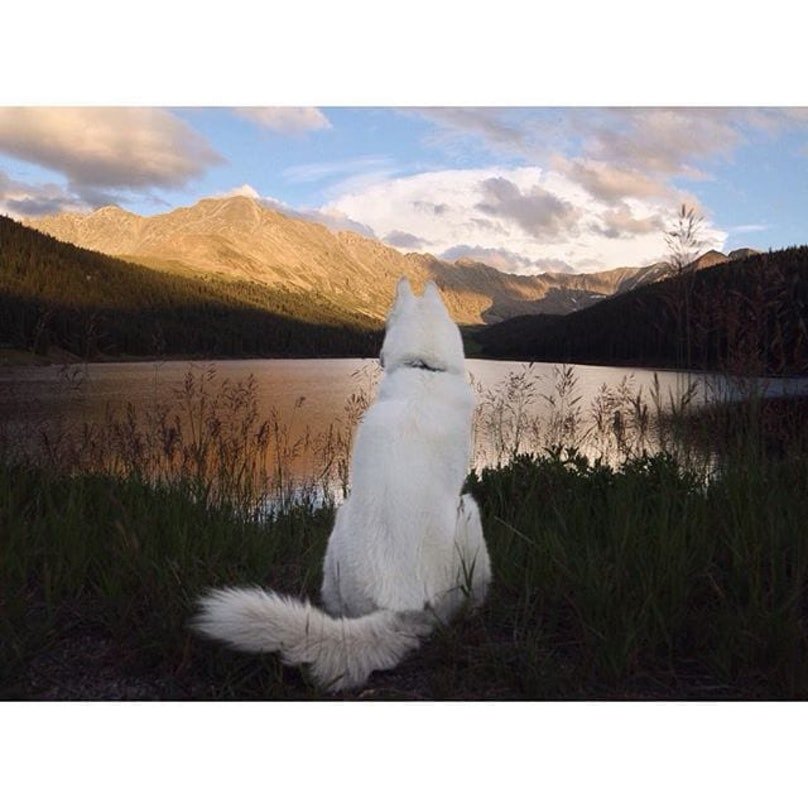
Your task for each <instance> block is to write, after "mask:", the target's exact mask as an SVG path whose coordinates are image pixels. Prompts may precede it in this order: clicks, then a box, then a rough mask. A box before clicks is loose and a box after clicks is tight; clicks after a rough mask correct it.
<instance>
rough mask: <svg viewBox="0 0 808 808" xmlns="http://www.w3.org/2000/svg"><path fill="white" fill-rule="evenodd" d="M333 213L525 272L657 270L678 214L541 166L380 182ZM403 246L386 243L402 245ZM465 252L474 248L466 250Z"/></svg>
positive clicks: (716, 242)
mask: <svg viewBox="0 0 808 808" xmlns="http://www.w3.org/2000/svg"><path fill="white" fill-rule="evenodd" d="M327 209H328V210H329V211H331V212H332V213H333V212H335V211H339V212H340V213H342V214H343V215H345V216H348V217H350V218H351V219H353V220H355V221H358V222H362V223H364V224H366V225H368V226H369V227H370V228H372V230H374V231H375V232H377V233H387V234H389V233H396V232H398V233H405V234H407V235H408V236H410V237H411V238H412V239H419V240H421V241H423V242H424V243H428V244H429V245H430V252H433V253H435V254H438V255H446V256H449V257H452V258H458V257H462V256H463V255H467V256H469V257H477V258H478V259H480V260H484V259H483V256H484V255H486V254H488V255H489V257H492V258H493V259H494V260H496V262H497V265H498V266H500V267H501V268H503V269H507V270H508V271H519V272H535V271H539V270H540V268H543V267H547V266H557V267H562V266H565V265H569V266H571V267H573V268H574V269H575V270H577V271H581V270H583V269H586V270H587V271H591V270H594V269H609V268H612V267H616V266H629V265H642V264H647V263H651V262H653V261H655V260H658V259H659V258H661V257H663V256H664V255H665V253H666V247H665V240H664V232H665V230H666V229H669V228H670V226H671V221H670V219H671V214H672V212H673V210H674V208H673V206H671V205H670V204H669V203H668V201H666V200H662V201H659V200H655V199H641V198H631V197H623V198H621V201H620V202H619V203H618V204H607V203H606V202H604V201H603V200H601V199H598V198H597V197H596V196H595V195H593V194H592V193H591V192H590V190H589V189H588V188H587V187H585V186H584V185H582V184H581V183H578V182H575V181H573V180H572V179H571V178H570V177H567V176H564V175H563V174H561V173H559V172H556V171H544V170H542V169H540V168H538V167H527V168H504V167H492V168H487V169H469V170H453V171H436V172H427V173H423V174H417V175H413V176H410V177H405V178H395V179H391V178H387V179H381V180H379V181H378V182H376V183H373V184H371V185H369V186H366V187H363V188H360V189H358V190H355V191H352V192H350V193H345V194H342V195H340V196H338V197H337V198H335V199H333V200H332V201H331V202H330V203H329V205H328V208H327ZM618 236H619V237H618ZM703 236H704V238H705V240H706V241H707V242H708V246H711V247H716V248H720V247H722V246H723V243H724V240H725V238H726V233H723V232H721V231H718V230H716V229H715V228H713V227H711V226H710V225H709V224H706V225H705V227H704V233H703ZM397 240H398V241H400V239H396V238H393V239H392V240H390V241H389V242H388V243H391V244H392V245H393V246H397V245H396V243H395V242H396V241H397ZM467 245H473V246H471V247H468V251H467V252H465V251H464V249H463V248H464V247H467ZM486 251H487V252H486Z"/></svg>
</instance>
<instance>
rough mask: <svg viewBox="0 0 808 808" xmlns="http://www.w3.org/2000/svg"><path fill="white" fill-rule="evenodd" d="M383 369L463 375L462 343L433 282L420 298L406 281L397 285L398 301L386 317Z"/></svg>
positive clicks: (458, 331)
mask: <svg viewBox="0 0 808 808" xmlns="http://www.w3.org/2000/svg"><path fill="white" fill-rule="evenodd" d="M381 361H382V367H384V368H385V370H386V371H387V372H388V373H389V372H390V371H392V370H394V369H395V368H397V367H403V366H410V367H421V368H423V369H425V370H431V371H442V372H446V373H461V374H462V373H463V372H464V366H463V340H462V339H461V338H460V329H459V328H458V327H457V326H456V325H455V323H454V322H453V320H452V318H451V317H450V316H449V312H448V311H446V306H444V305H443V301H442V300H441V297H440V292H439V291H438V287H437V286H436V285H435V283H434V282H433V281H429V283H427V285H426V288H425V289H424V293H423V295H422V296H421V297H417V296H416V295H415V294H413V291H412V288H411V287H410V283H409V281H408V280H407V279H406V278H402V279H401V280H400V281H399V282H398V286H397V288H396V298H395V300H394V301H393V306H392V308H391V309H390V313H389V314H388V315H387V329H386V332H385V335H384V344H383V345H382V353H381Z"/></svg>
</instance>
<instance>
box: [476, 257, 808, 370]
mask: <svg viewBox="0 0 808 808" xmlns="http://www.w3.org/2000/svg"><path fill="white" fill-rule="evenodd" d="M474 338H475V339H476V340H477V341H478V343H479V344H480V345H481V346H482V354H483V356H488V357H496V358H510V359H532V360H543V361H550V362H584V363H586V362H591V363H594V364H620V365H625V364H633V365H639V366H660V367H680V368H685V367H687V368H704V369H717V370H725V371H728V372H744V373H745V372H750V373H789V374H791V373H806V372H808V247H805V246H803V247H792V248H790V249H787V250H779V251H776V252H769V253H761V254H758V255H751V256H748V257H745V258H742V259H740V260H734V261H730V262H728V263H724V264H721V265H720V266H715V267H711V268H709V269H703V270H701V271H699V272H688V271H685V272H682V273H681V274H680V275H678V276H677V277H673V278H669V279H667V280H664V281H661V282H659V283H655V284H651V285H649V286H646V287H643V288H640V289H636V290H634V291H631V292H627V293H626V294H623V295H619V296H616V297H613V298H610V299H608V300H604V301H602V302H600V303H597V304H596V305H594V306H592V307H590V308H588V309H585V310H583V311H578V312H574V313H572V314H568V315H566V316H563V317H548V316H525V317H518V318H514V319H511V320H507V321H506V322H503V323H498V324H497V325H493V326H489V327H488V328H485V329H482V330H480V331H479V332H477V333H475V335H474Z"/></svg>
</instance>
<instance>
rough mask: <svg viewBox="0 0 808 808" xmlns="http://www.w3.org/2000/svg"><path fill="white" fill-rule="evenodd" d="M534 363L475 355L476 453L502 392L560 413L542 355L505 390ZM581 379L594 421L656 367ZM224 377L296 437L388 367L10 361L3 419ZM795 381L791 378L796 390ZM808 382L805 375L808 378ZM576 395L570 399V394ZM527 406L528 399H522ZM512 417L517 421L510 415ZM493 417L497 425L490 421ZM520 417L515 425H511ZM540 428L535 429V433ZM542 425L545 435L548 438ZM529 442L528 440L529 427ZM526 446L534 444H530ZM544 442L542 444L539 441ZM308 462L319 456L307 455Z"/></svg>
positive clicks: (74, 422)
mask: <svg viewBox="0 0 808 808" xmlns="http://www.w3.org/2000/svg"><path fill="white" fill-rule="evenodd" d="M526 367H527V366H526V365H524V364H522V363H517V362H497V361H486V360H478V359H472V360H468V361H467V368H468V371H469V373H470V374H471V377H472V380H473V382H474V383H475V384H476V385H477V387H478V391H479V392H478V398H479V399H480V400H481V401H482V402H486V401H487V402H488V408H489V409H488V418H487V419H486V418H484V417H483V418H480V419H478V428H477V430H476V454H477V458H478V463H479V462H492V460H495V459H496V458H495V457H494V455H495V454H496V446H495V445H494V444H495V441H492V435H491V434H489V433H490V431H491V422H492V418H494V417H495V416H494V410H493V409H492V407H493V400H494V399H498V400H499V402H500V405H502V404H503V402H504V404H505V406H504V408H503V407H502V406H500V410H499V416H498V418H499V423H500V424H501V425H504V426H503V428H504V429H506V430H507V429H508V428H510V429H513V428H514V423H513V422H514V418H516V417H517V415H515V414H514V406H515V405H519V404H521V405H522V410H523V411H522V414H521V415H519V416H518V417H520V418H523V419H524V421H525V423H527V422H528V421H529V422H530V423H532V424H534V425H535V424H537V423H538V422H539V421H542V420H547V419H548V418H550V417H551V415H552V412H553V408H552V407H551V405H550V403H549V402H548V400H547V397H554V398H555V400H556V407H555V411H556V412H558V411H559V407H558V404H559V397H558V389H557V384H558V377H557V370H558V368H557V367H555V366H553V365H549V364H542V363H535V364H533V365H532V366H531V368H530V371H529V385H528V387H527V388H525V387H524V386H523V387H522V392H521V393H518V392H517V393H516V398H515V397H514V395H513V394H512V395H511V396H510V397H509V396H507V394H506V393H505V385H506V383H507V380H508V378H509V376H511V377H512V376H513V375H514V374H519V373H521V372H523V371H524V370H525V368H526ZM570 367H571V368H572V370H573V373H574V376H575V379H576V385H575V388H574V390H573V391H572V393H571V394H570V396H568V399H572V398H578V401H577V404H576V405H575V407H576V408H577V410H578V413H579V417H580V418H581V419H583V421H584V422H585V423H586V424H589V423H590V422H591V407H592V403H593V401H595V399H596V398H597V397H598V395H599V393H602V391H603V388H604V385H605V386H606V387H607V388H609V389H611V390H616V389H617V387H618V386H619V385H620V384H621V382H623V380H626V379H628V382H629V385H630V389H631V390H632V391H633V392H634V393H637V392H641V393H642V394H643V395H644V396H645V398H646V400H647V401H648V400H649V391H650V390H651V388H652V386H653V383H654V371H650V370H646V369H631V368H612V367H600V366H588V365H573V366H570ZM210 369H212V370H214V371H215V377H213V378H211V379H209V380H208V381H206V382H205V383H206V385H207V388H208V390H209V391H215V390H216V389H217V388H218V386H219V385H220V383H221V381H222V380H223V379H229V380H230V381H232V382H233V383H239V382H242V383H245V382H246V381H247V380H248V378H249V377H250V376H253V377H254V378H255V385H256V386H255V393H256V403H257V407H258V415H259V417H260V418H265V417H268V416H269V415H270V413H272V412H273V411H274V412H275V413H276V414H277V417H278V419H279V420H280V421H281V422H283V423H285V424H287V425H288V426H289V431H290V435H291V436H292V437H295V436H299V435H301V434H303V433H304V432H305V431H306V430H307V429H308V430H309V431H310V432H311V433H314V434H316V433H319V432H322V431H323V430H325V429H326V428H327V427H328V425H329V424H332V423H334V422H342V423H346V422H348V421H349V419H348V416H347V413H346V402H348V400H349V398H350V397H351V396H352V395H353V394H356V393H361V392H365V393H366V394H370V393H371V391H372V389H373V385H374V383H375V380H377V379H378V376H379V370H378V362H377V361H376V360H359V359H267V360H256V359H250V360H228V361H218V362H188V361H172V362H163V363H160V364H152V363H146V362H127V363H104V364H91V365H84V366H68V367H61V368H60V367H58V366H47V367H6V368H0V424H2V427H3V433H4V435H5V439H6V440H9V439H12V440H14V441H20V442H21V444H22V445H28V444H30V446H29V448H32V449H33V448H34V444H35V443H36V442H37V441H39V440H41V435H42V434H43V432H47V431H48V430H51V429H55V428H58V429H60V430H64V429H79V428H80V427H81V425H82V424H84V423H99V422H103V421H104V419H105V418H106V417H107V414H108V413H113V414H120V413H122V412H123V411H124V407H125V406H126V405H127V404H132V405H133V407H134V410H135V412H138V413H141V412H146V411H147V410H148V409H149V408H152V409H153V408H154V407H155V405H164V406H166V407H168V408H172V407H173V408H176V407H177V396H178V391H179V390H181V388H182V386H183V383H184V380H185V378H186V376H187V374H188V372H189V371H191V372H192V373H193V374H194V375H195V377H196V379H197V382H199V381H200V380H201V379H202V376H203V375H204V374H205V372H206V371H208V370H210ZM656 375H657V378H658V381H659V388H660V391H661V393H662V400H663V402H667V401H668V400H669V397H670V396H673V397H674V398H678V397H679V396H680V395H681V393H682V392H683V391H684V390H685V389H686V387H687V385H688V384H689V383H691V382H693V381H695V383H696V384H697V385H698V386H699V393H698V395H697V400H698V399H702V400H703V397H704V394H705V390H706V389H708V388H709V389H711V390H713V391H716V390H719V389H721V390H723V391H724V393H725V392H726V382H721V381H718V380H716V379H715V378H713V377H709V376H705V375H700V374H690V375H688V376H685V375H684V374H679V373H674V372H670V371H658V372H657V374H656ZM795 386H796V382H795V383H791V385H790V386H788V385H787V389H791V390H793V389H794V388H795ZM802 386H803V389H804V387H805V380H803V384H802ZM782 389H783V385H782V383H780V384H777V385H775V384H774V383H771V384H769V385H768V386H767V392H768V393H769V394H773V393H775V392H780V391H781V390H782ZM520 396H521V398H520ZM567 403H569V401H567ZM517 409H518V407H517ZM508 419H510V421H509V420H508ZM486 424H488V426H486ZM509 425H510V426H509ZM537 429H538V427H534V432H536V430H537ZM546 437H547V436H546V435H544V436H541V435H539V433H538V432H536V434H535V436H534V438H535V440H537V441H539V442H541V441H542V440H544V439H546ZM522 439H523V440H528V437H526V436H525V435H523V436H522ZM523 448H531V447H530V446H528V445H525V446H523ZM534 448H540V447H534ZM300 463H301V464H302V466H301V465H300V464H299V467H300V468H303V470H304V471H305V470H306V467H307V464H308V465H310V464H312V463H314V460H313V459H312V458H309V459H305V458H304V459H303V460H301V461H300Z"/></svg>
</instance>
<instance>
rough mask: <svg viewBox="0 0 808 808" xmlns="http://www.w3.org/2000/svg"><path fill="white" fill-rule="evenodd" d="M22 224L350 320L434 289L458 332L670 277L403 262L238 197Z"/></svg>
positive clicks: (654, 269)
mask: <svg viewBox="0 0 808 808" xmlns="http://www.w3.org/2000/svg"><path fill="white" fill-rule="evenodd" d="M25 224H28V225H29V226H31V227H35V228H37V229H38V230H41V231H42V232H45V233H48V234H49V235H52V236H54V237H56V238H58V239H60V240H62V241H67V242H70V243H73V244H76V245H78V246H81V247H86V248H88V249H92V250H97V251H99V252H103V253H106V254H108V255H115V256H119V257H124V258H127V259H128V260H133V261H136V262H137V263H139V264H143V265H147V266H151V267H154V268H159V269H162V270H165V271H169V272H171V273H173V274H180V275H188V276H201V277H203V278H217V279H219V280H231V281H233V280H240V281H250V282H254V283H260V284H264V285H267V286H269V287H272V288H284V289H288V290H289V291H292V292H296V293H304V294H309V293H317V294H319V295H321V296H323V297H324V298H327V299H328V300H330V301H332V302H333V303H334V304H335V305H336V306H338V307H340V308H342V309H344V310H346V311H353V312H356V313H357V314H359V315H363V316H366V317H369V318H372V319H376V320H378V321H382V320H383V318H384V316H385V314H386V312H387V309H388V307H389V305H390V302H391V299H392V295H393V289H394V288H395V282H396V280H397V279H398V278H399V277H401V276H402V275H406V276H407V277H409V278H410V280H412V281H413V282H414V283H415V284H416V285H419V286H420V285H421V284H423V283H424V282H426V281H427V280H428V279H430V278H432V279H434V280H435V281H436V282H437V283H438V285H439V286H440V287H441V289H442V290H443V291H444V293H445V297H446V299H447V302H448V305H449V309H450V311H451V314H452V316H453V317H454V318H455V319H456V320H457V321H458V322H459V323H461V324H474V323H493V322H498V321H500V320H503V319H507V318H509V317H514V316H518V315H522V314H536V313H545V314H567V313H569V312H571V311H577V310H579V309H582V308H585V307H587V306H590V305H592V304H593V303H596V302H597V301H599V300H601V299H603V298H604V297H605V296H609V295H612V294H615V293H618V292H623V291H628V290H630V289H631V288H635V287H636V286H638V285H641V284H643V283H647V282H651V281H654V280H658V279H660V278H661V277H663V276H664V275H665V273H666V272H668V271H670V267H669V266H668V265H667V264H664V263H663V264H654V265H653V266H651V267H640V268H636V267H633V268H632V267H624V268H621V269H615V270H608V271H605V272H597V273H591V274H580V275H576V274H564V273H559V272H546V273H542V274H540V275H513V274H509V273H504V272H500V271H498V270H496V269H494V268H493V267H490V266H487V265H486V264H481V263H478V262H475V261H470V260H466V259H460V260H458V261H456V262H454V263H453V262H450V261H445V260H442V259H439V258H435V257H434V256H431V255H423V254H418V253H410V254H408V255H403V254H402V253H400V252H398V251H397V250H395V249H393V248H392V247H388V246H387V245H385V244H382V243H381V242H379V241H377V240H374V239H371V238H366V237H364V236H360V235H358V234H356V233H353V232H338V233H333V232H331V231H330V230H328V229H327V228H326V227H325V226H323V225H321V224H317V223H313V222H311V221H306V220H303V219H300V218H295V217H293V216H289V215H286V214H283V213H279V212H278V211H276V210H273V209H270V208H267V207H265V206H263V205H261V204H260V203H259V202H257V201H256V200H255V199H252V198H248V197H238V196H237V197H228V198H223V199H203V200H201V201H199V202H197V203H196V204H195V205H193V206H191V207H187V208H177V209H176V210H173V211H170V212H168V213H164V214H159V215H156V216H148V217H146V216H137V215H135V214H133V213H129V212H127V211H124V210H122V209H121V208H118V207H115V206H108V207H104V208H100V209H99V210H96V211H94V212H93V213H90V214H77V213H62V214H58V215H55V216H45V217H40V218H36V219H29V220H26V222H25Z"/></svg>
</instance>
